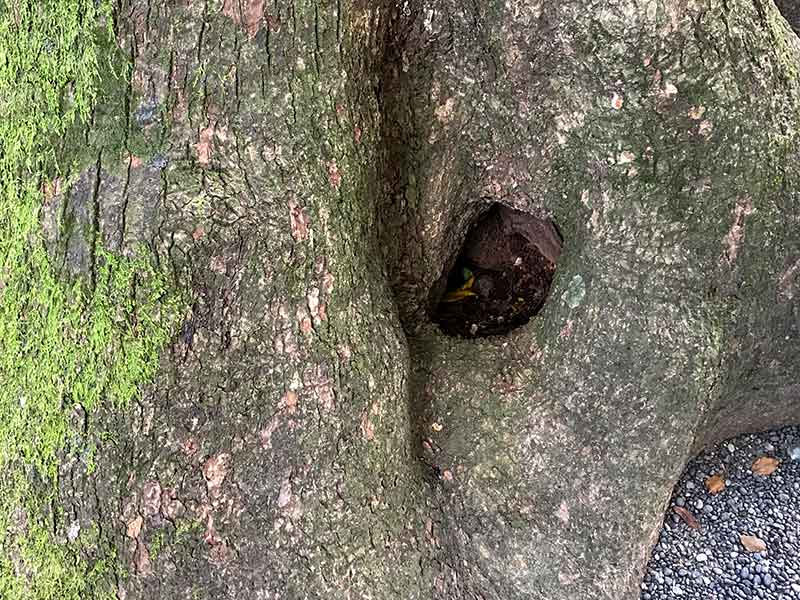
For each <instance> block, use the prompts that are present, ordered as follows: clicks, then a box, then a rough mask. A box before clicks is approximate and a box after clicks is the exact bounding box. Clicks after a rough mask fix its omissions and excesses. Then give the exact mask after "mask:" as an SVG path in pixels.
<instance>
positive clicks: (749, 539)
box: [739, 535, 767, 552]
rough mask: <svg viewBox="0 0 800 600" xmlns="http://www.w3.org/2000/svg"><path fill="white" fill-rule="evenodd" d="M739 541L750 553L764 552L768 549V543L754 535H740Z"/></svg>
mask: <svg viewBox="0 0 800 600" xmlns="http://www.w3.org/2000/svg"><path fill="white" fill-rule="evenodd" d="M739 541H740V542H741V543H742V546H744V547H745V550H747V551H748V552H763V551H764V550H766V549H767V543H766V542H765V541H764V540H762V539H761V538H759V537H756V536H754V535H739Z"/></svg>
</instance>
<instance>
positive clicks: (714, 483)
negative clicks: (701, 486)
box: [706, 474, 725, 495]
mask: <svg viewBox="0 0 800 600" xmlns="http://www.w3.org/2000/svg"><path fill="white" fill-rule="evenodd" d="M706 489H707V490H708V493H709V494H712V495H713V494H719V493H720V492H721V491H722V490H724V489H725V479H723V477H722V475H719V474H718V475H712V476H711V477H709V478H708V479H706Z"/></svg>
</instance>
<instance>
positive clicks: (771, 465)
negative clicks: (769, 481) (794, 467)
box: [750, 456, 780, 475]
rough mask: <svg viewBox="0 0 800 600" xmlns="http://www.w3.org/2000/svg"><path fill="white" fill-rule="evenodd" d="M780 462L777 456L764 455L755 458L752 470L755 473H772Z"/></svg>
mask: <svg viewBox="0 0 800 600" xmlns="http://www.w3.org/2000/svg"><path fill="white" fill-rule="evenodd" d="M779 464H780V461H779V460H778V459H777V458H772V457H770V456H762V457H761V458H757V459H756V460H755V462H754V463H753V466H752V467H750V470H751V471H753V473H754V474H755V475H772V474H773V473H774V472H775V469H777V468H778V465H779Z"/></svg>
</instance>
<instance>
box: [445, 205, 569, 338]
mask: <svg viewBox="0 0 800 600" xmlns="http://www.w3.org/2000/svg"><path fill="white" fill-rule="evenodd" d="M562 242H563V240H562V238H561V234H560V233H559V231H558V228H557V227H556V225H555V224H554V223H553V222H552V221H551V220H549V219H540V218H537V217H534V216H533V215H530V214H528V213H525V212H522V211H519V210H515V209H513V208H509V207H507V206H504V205H502V204H493V205H492V206H491V207H490V208H489V209H488V210H487V211H486V212H484V213H483V214H482V215H481V216H480V217H479V218H478V219H477V220H476V222H475V223H474V224H473V225H472V227H471V228H470V229H469V231H468V232H467V236H466V239H465V242H464V244H463V246H462V247H461V249H460V251H459V253H458V255H457V256H456V258H455V261H454V262H453V266H452V267H451V268H450V269H449V271H448V272H446V273H443V274H442V277H441V278H440V279H439V281H438V282H437V284H436V285H435V286H434V288H433V290H432V293H431V301H432V302H431V306H432V307H433V310H432V320H433V321H434V322H435V323H437V324H438V325H439V327H440V328H441V329H442V331H443V332H444V333H446V334H448V335H453V336H460V337H467V338H474V337H486V336H490V335H502V334H505V333H508V332H509V331H511V330H512V329H515V328H516V327H519V326H521V325H524V324H525V323H527V322H528V321H530V319H531V317H533V316H534V315H536V314H537V313H538V312H539V311H540V310H541V308H542V306H544V303H545V300H546V299H547V294H548V292H549V291H550V284H551V282H552V280H553V274H554V273H555V268H556V263H557V262H558V257H559V255H560V253H561V246H562Z"/></svg>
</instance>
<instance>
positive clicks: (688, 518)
mask: <svg viewBox="0 0 800 600" xmlns="http://www.w3.org/2000/svg"><path fill="white" fill-rule="evenodd" d="M672 510H674V511H675V512H676V513H678V516H679V517H680V518H681V519H683V520H684V521H685V522H686V524H687V525H688V526H689V527H691V528H692V529H700V521H698V520H697V519H696V518H695V516H694V515H693V514H692V513H690V512H689V511H688V510H686V509H685V508H683V507H682V506H673V507H672Z"/></svg>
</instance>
